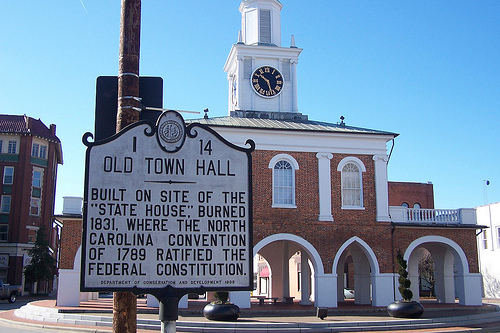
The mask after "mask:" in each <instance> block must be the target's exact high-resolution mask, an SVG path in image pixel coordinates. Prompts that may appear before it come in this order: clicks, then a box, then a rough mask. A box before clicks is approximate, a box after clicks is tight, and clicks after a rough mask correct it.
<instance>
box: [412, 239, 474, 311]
mask: <svg viewBox="0 0 500 333" xmlns="http://www.w3.org/2000/svg"><path fill="white" fill-rule="evenodd" d="M424 250H427V251H429V252H430V254H431V256H432V259H433V261H434V266H435V270H434V274H435V279H436V283H435V292H436V298H437V301H438V302H439V303H455V298H456V297H458V299H459V303H460V304H461V305H480V304H482V300H481V296H480V295H481V292H480V289H481V277H480V274H478V273H469V264H468V261H467V257H466V255H465V252H464V250H463V249H462V248H461V247H460V246H459V245H458V244H457V243H455V242H454V241H452V240H450V239H448V238H446V237H442V236H425V237H421V238H418V239H416V240H415V241H413V242H412V243H411V244H410V245H409V246H408V248H407V249H406V252H405V254H404V256H403V257H404V259H405V260H406V261H407V262H408V277H409V279H410V280H411V282H412V283H411V287H410V289H411V290H412V292H413V299H414V300H416V301H418V300H419V299H420V292H419V273H418V263H419V260H420V258H421V256H422V254H423V252H424ZM478 291H479V293H478ZM477 295H479V296H477Z"/></svg>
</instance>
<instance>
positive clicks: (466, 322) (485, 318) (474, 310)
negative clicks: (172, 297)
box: [0, 298, 500, 333]
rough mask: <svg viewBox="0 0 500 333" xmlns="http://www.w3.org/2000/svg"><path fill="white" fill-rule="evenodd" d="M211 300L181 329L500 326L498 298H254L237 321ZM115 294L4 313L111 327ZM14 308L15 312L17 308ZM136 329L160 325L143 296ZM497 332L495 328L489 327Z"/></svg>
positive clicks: (196, 305) (182, 316) (57, 323)
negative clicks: (402, 310)
mask: <svg viewBox="0 0 500 333" xmlns="http://www.w3.org/2000/svg"><path fill="white" fill-rule="evenodd" d="M206 303H207V302H206V301H203V300H190V301H189V309H180V310H179V319H178V321H177V331H178V332H238V333H239V332H276V331H279V332H375V331H378V332H380V331H392V332H398V331H401V332H403V331H404V332H408V331H414V332H422V333H423V332H473V331H474V332H477V331H480V330H481V327H482V328H485V327H486V328H487V327H491V326H495V327H499V329H498V332H500V311H499V307H498V305H500V300H484V304H483V306H473V307H470V306H461V305H458V304H438V303H436V302H429V301H427V302H426V301H424V302H422V304H423V305H424V308H425V312H424V315H423V316H422V317H421V318H419V319H412V320H408V319H396V318H392V317H390V316H388V315H387V312H386V310H385V307H382V308H377V307H372V306H359V305H355V304H354V302H352V301H347V302H342V303H340V304H339V307H338V308H335V309H329V311H328V316H327V317H326V318H325V320H321V319H319V318H317V316H316V309H315V308H314V307H313V306H302V305H299V304H298V303H297V302H296V303H294V304H282V303H276V304H272V303H266V304H264V305H259V304H258V303H257V302H256V303H253V302H252V306H251V309H242V314H241V317H240V319H238V321H236V322H214V321H209V320H207V319H206V318H205V317H203V314H202V311H203V307H204V306H205V304H206ZM112 309H113V300H112V298H100V299H98V300H96V301H88V302H82V303H81V306H80V307H56V306H55V300H53V299H50V300H39V301H34V302H31V303H29V304H27V305H25V306H23V307H22V308H21V309H19V310H16V311H14V310H11V311H6V312H4V313H2V314H0V319H2V320H4V321H5V320H7V321H10V322H15V323H17V324H20V323H23V324H25V325H38V326H39V327H40V326H43V327H51V328H61V329H65V330H66V331H68V329H69V330H80V331H81V330H83V331H86V332H111V331H112V329H111V328H112V317H113V314H112ZM14 312H15V313H14ZM137 312H138V315H137V328H138V332H141V333H150V332H158V331H160V327H161V326H160V322H159V320H158V309H155V308H148V307H147V306H146V300H145V299H138V310H137ZM486 330H487V331H491V332H495V330H488V329H486Z"/></svg>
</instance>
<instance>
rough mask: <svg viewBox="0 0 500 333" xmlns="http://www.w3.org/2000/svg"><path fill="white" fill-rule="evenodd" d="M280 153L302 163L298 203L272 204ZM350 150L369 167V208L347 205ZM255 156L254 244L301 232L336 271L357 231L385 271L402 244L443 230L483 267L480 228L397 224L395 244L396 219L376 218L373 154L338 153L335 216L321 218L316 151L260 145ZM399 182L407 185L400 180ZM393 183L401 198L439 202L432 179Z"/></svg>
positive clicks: (366, 188) (366, 194)
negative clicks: (344, 173) (341, 167)
mask: <svg viewBox="0 0 500 333" xmlns="http://www.w3.org/2000/svg"><path fill="white" fill-rule="evenodd" d="M280 153H286V154H288V155H291V156H292V157H293V158H295V159H296V161H297V163H298V164H299V169H298V170H297V171H296V174H295V184H296V205H297V208H272V207H271V206H272V172H273V171H272V169H270V168H269V167H268V166H269V162H270V160H271V159H272V158H273V157H274V156H276V155H277V154H280ZM347 156H355V157H357V158H359V159H360V160H361V161H362V162H363V164H364V165H365V167H366V172H363V205H364V209H363V210H353V209H342V201H341V200H342V199H341V179H340V177H341V175H340V172H339V171H337V166H338V164H339V162H340V161H341V160H342V159H343V158H345V157H347ZM252 159H253V214H254V216H253V218H254V220H253V221H254V224H253V230H254V233H253V241H254V245H255V244H257V243H258V242H259V241H261V240H262V239H264V238H266V237H268V236H271V235H273V234H277V233H291V234H294V235H297V236H299V237H302V238H303V239H305V240H307V241H308V242H309V243H311V244H312V245H313V246H314V247H315V249H316V250H317V251H318V253H319V255H320V256H321V258H322V261H323V266H324V269H325V273H331V272H332V266H333V261H334V258H335V255H336V253H337V252H338V250H339V249H340V247H341V246H342V245H343V244H344V243H345V242H346V241H347V240H349V239H350V238H352V237H354V236H357V237H359V238H361V239H362V240H363V241H364V242H366V243H367V244H368V246H369V247H370V248H371V249H372V250H373V252H374V253H375V256H376V257H377V260H378V264H379V267H380V272H381V273H391V272H393V262H394V261H393V256H394V258H395V255H396V253H397V249H399V248H400V249H401V250H402V251H405V250H406V248H407V247H408V245H409V244H410V243H411V242H412V241H414V240H415V239H417V238H420V237H423V236H429V235H439V236H443V237H447V238H449V239H452V240H453V241H455V242H456V243H458V244H459V245H460V246H461V247H462V248H463V249H464V251H465V254H466V255H467V258H468V260H469V265H470V272H477V271H478V265H477V254H476V253H477V252H476V241H475V233H474V230H464V229H451V228H447V229H435V228H432V229H431V228H428V229H422V228H420V229H417V228H405V229H402V228H397V229H396V230H395V232H394V248H393V245H392V244H393V241H392V224H391V223H390V222H377V221H376V216H377V215H376V214H377V207H376V197H375V170H374V161H373V156H372V155H344V154H334V155H333V158H332V160H331V161H330V167H331V181H332V198H331V199H332V215H333V219H334V221H333V222H325V221H318V215H319V195H318V192H319V188H318V159H317V158H316V154H315V153H309V152H305V153H304V152H281V151H255V152H254V153H253V154H252ZM392 184H395V183H392ZM399 184H403V185H405V186H399ZM420 185H423V186H420ZM392 188H393V189H395V188H396V189H398V190H400V191H399V195H401V197H400V198H402V197H403V195H406V194H409V196H410V197H411V196H412V195H414V197H415V198H417V197H418V198H426V199H427V201H420V202H419V203H420V204H421V205H422V208H427V207H428V208H433V207H434V204H433V195H432V184H415V186H414V185H413V184H411V183H396V185H395V186H393V187H392ZM429 191H430V192H429ZM399 205H400V204H398V206H399ZM342 269H343V268H342Z"/></svg>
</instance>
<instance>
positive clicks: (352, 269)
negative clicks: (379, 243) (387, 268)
mask: <svg viewBox="0 0 500 333" xmlns="http://www.w3.org/2000/svg"><path fill="white" fill-rule="evenodd" d="M333 269H334V273H336V274H337V276H338V278H337V299H338V300H339V301H342V300H344V299H345V298H347V297H346V293H345V289H346V288H347V289H348V290H354V303H355V304H360V305H361V304H362V305H369V304H372V286H373V284H374V281H372V280H373V278H374V276H376V275H378V273H379V268H378V263H377V259H376V257H375V254H374V253H373V251H372V250H371V248H370V247H369V246H368V244H366V243H365V242H364V241H363V240H362V239H360V238H359V237H352V238H351V239H349V240H348V241H347V242H346V243H344V245H343V246H342V247H341V248H340V249H339V251H338V253H337V256H336V257H335V260H334V266H333Z"/></svg>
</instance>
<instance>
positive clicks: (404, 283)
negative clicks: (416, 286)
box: [396, 250, 413, 302]
mask: <svg viewBox="0 0 500 333" xmlns="http://www.w3.org/2000/svg"><path fill="white" fill-rule="evenodd" d="M396 262H397V263H398V273H399V279H398V281H399V287H398V290H399V293H400V294H401V297H403V301H405V302H410V301H411V299H412V298H413V292H412V291H411V290H410V286H411V281H410V280H409V279H408V270H407V268H408V266H407V263H406V260H404V259H403V255H402V254H401V250H398V255H397V256H396Z"/></svg>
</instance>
